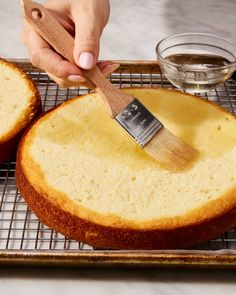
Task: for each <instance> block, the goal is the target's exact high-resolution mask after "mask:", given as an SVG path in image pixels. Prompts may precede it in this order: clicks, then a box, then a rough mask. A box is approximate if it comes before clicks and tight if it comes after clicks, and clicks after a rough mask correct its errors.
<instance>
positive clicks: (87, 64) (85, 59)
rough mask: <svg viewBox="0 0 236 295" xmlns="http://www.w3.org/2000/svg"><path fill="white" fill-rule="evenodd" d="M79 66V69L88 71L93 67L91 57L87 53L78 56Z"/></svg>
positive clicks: (90, 54)
mask: <svg viewBox="0 0 236 295" xmlns="http://www.w3.org/2000/svg"><path fill="white" fill-rule="evenodd" d="M79 65H80V66H81V68H83V69H85V70H88V69H91V68H92V66H93V55H92V53H89V52H83V53H81V54H80V57H79Z"/></svg>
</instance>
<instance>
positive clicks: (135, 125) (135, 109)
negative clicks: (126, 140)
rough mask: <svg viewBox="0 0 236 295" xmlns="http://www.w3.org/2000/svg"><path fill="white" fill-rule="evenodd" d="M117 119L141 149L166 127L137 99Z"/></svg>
mask: <svg viewBox="0 0 236 295" xmlns="http://www.w3.org/2000/svg"><path fill="white" fill-rule="evenodd" d="M115 119H116V121H117V122H118V123H119V124H120V125H121V126H122V127H123V128H124V129H125V130H126V131H127V132H128V133H129V134H130V136H131V137H132V138H133V139H134V140H135V141H136V142H137V143H138V144H139V145H140V146H141V147H144V146H145V145H146V144H147V143H148V142H149V140H151V139H152V138H153V136H154V135H155V134H156V133H157V132H159V131H160V130H161V129H162V128H163V127H164V126H163V124H162V123H161V122H160V121H159V120H157V118H155V117H154V116H153V114H152V113H151V112H150V111H149V110H148V109H146V108H145V106H144V105H143V104H142V103H141V102H140V101H139V100H138V99H136V98H135V99H134V100H133V101H132V102H131V103H130V104H129V105H128V106H127V107H126V108H125V109H124V110H123V111H122V112H121V113H120V114H118V115H117V116H116V117H115Z"/></svg>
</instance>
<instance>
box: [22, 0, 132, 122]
mask: <svg viewBox="0 0 236 295" xmlns="http://www.w3.org/2000/svg"><path fill="white" fill-rule="evenodd" d="M23 6H24V15H25V19H26V20H27V21H28V22H29V23H30V24H31V25H32V26H33V27H34V29H35V30H36V31H37V32H38V33H39V34H40V35H41V36H42V38H43V39H44V40H46V41H47V43H48V44H50V45H51V46H52V47H53V48H54V49H55V50H56V51H57V52H58V53H59V54H60V55H62V56H63V57H64V58H66V59H67V60H68V61H70V62H71V63H74V56H73V50H74V39H73V37H72V36H71V35H70V34H69V33H68V32H67V31H66V29H65V28H64V27H63V26H62V25H61V24H60V23H59V22H58V21H57V20H56V19H55V18H54V17H53V15H52V14H51V13H50V12H49V11H48V10H47V9H46V8H45V7H44V6H43V5H41V4H39V3H35V2H33V1H29V0H23ZM81 71H82V74H83V76H84V77H85V78H86V80H87V81H88V82H89V83H90V84H92V85H93V86H94V88H95V90H96V91H97V92H98V93H99V94H100V95H101V96H102V97H103V99H104V102H105V104H106V106H107V108H108V111H109V113H110V115H111V116H112V117H115V116H116V115H117V114H119V113H120V112H121V111H122V110H123V109H124V108H125V107H126V106H127V105H128V104H129V103H130V102H131V101H132V100H133V97H132V96H131V95H129V94H127V93H124V92H121V91H120V90H119V89H117V88H116V87H115V86H114V85H112V84H111V83H110V82H109V81H108V80H107V79H106V77H105V76H104V75H103V74H102V72H101V71H100V70H99V68H98V67H97V66H95V67H94V68H93V69H91V70H82V69H81Z"/></svg>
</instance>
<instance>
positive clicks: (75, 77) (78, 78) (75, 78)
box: [68, 75, 85, 82]
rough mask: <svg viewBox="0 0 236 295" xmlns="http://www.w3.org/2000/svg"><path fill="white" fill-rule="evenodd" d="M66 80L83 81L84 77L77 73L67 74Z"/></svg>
mask: <svg viewBox="0 0 236 295" xmlns="http://www.w3.org/2000/svg"><path fill="white" fill-rule="evenodd" d="M68 80H69V81H71V82H84V81H85V79H84V77H82V76H79V75H70V76H68Z"/></svg>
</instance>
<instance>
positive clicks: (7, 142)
mask: <svg viewBox="0 0 236 295" xmlns="http://www.w3.org/2000/svg"><path fill="white" fill-rule="evenodd" d="M0 63H2V64H5V65H7V66H8V67H9V68H11V69H12V70H14V71H15V72H18V73H20V74H21V77H22V79H24V80H25V82H26V83H27V86H28V88H29V89H30V90H31V91H32V92H33V93H34V95H33V96H32V98H31V104H30V107H29V108H28V109H27V110H25V112H24V114H23V115H22V117H21V118H20V120H18V121H17V122H16V124H15V126H14V128H11V129H10V130H9V131H8V132H7V133H6V134H4V135H3V136H1V137H0V164H1V163H4V162H8V161H10V160H11V159H12V157H13V156H14V155H15V154H16V150H17V146H18V143H19V140H20V138H21V136H22V135H23V133H24V131H25V129H26V128H27V127H28V126H29V124H30V123H31V122H33V120H34V119H35V118H37V116H38V115H39V114H40V113H41V100H40V94H39V91H38V88H37V87H36V84H35V83H34V81H33V80H32V79H31V78H30V77H29V76H27V75H26V73H25V72H24V71H23V70H22V69H20V68H18V67H17V66H16V65H15V64H12V63H10V62H8V61H6V60H4V59H1V58H0Z"/></svg>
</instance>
